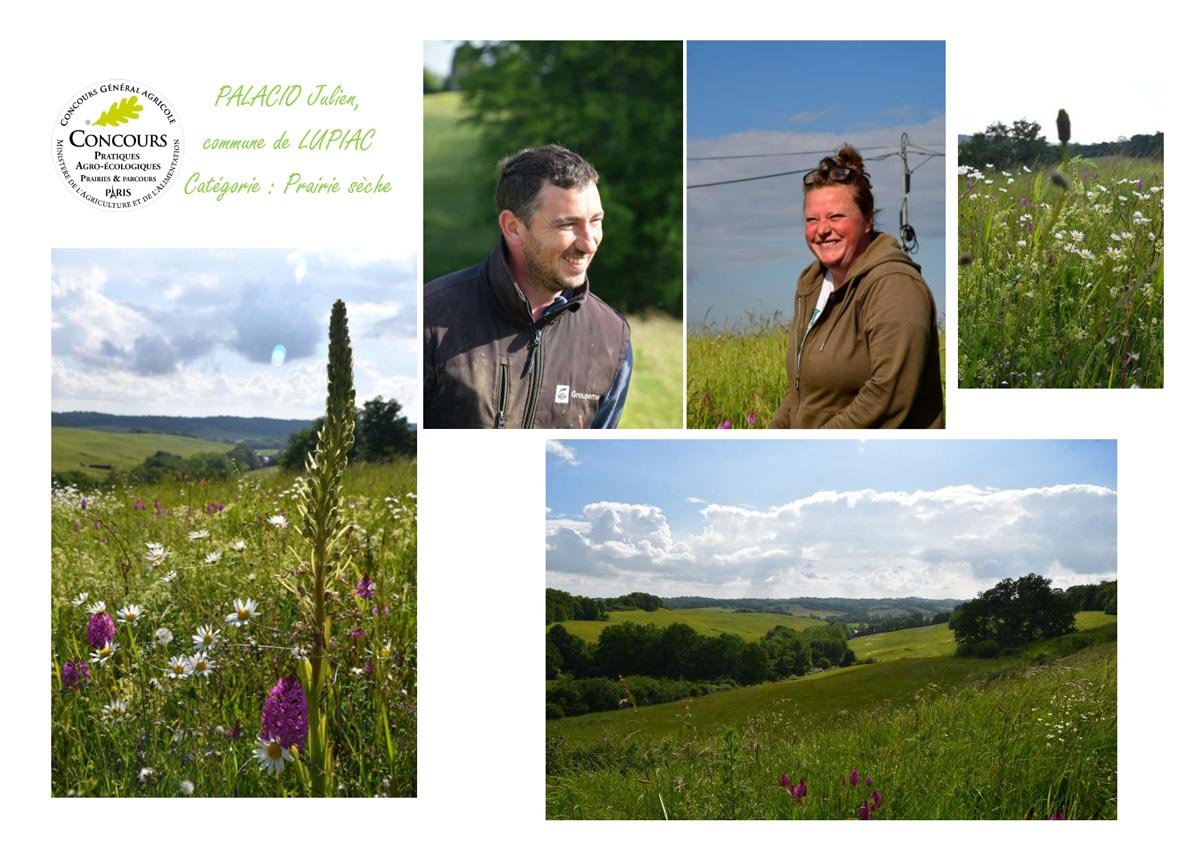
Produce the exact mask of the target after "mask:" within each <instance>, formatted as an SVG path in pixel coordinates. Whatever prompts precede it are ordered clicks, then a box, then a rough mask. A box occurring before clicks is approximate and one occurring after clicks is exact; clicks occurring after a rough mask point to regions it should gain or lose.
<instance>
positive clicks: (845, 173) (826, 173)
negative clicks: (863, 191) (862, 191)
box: [804, 165, 871, 188]
mask: <svg viewBox="0 0 1200 849" xmlns="http://www.w3.org/2000/svg"><path fill="white" fill-rule="evenodd" d="M855 174H858V175H860V176H861V177H862V178H863V179H864V180H866V181H867V188H870V187H871V178H870V176H868V175H867V172H866V171H859V170H858V169H856V168H847V167H846V166H844V165H838V166H835V167H833V168H814V169H813V170H811V171H809V172H808V173H807V174H805V175H804V185H806V186H813V185H816V182H817V177H825V178H827V179H830V180H833V182H835V183H852V182H854V175H855Z"/></svg>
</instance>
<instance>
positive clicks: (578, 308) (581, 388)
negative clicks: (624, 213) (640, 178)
mask: <svg viewBox="0 0 1200 849" xmlns="http://www.w3.org/2000/svg"><path fill="white" fill-rule="evenodd" d="M499 171H500V175H499V179H498V180H497V182H496V213H497V215H498V223H499V226H500V241H499V242H498V243H497V244H496V247H494V248H493V249H492V252H491V253H490V254H489V255H488V256H487V258H486V259H484V260H483V262H481V263H479V264H478V265H474V266H471V267H470V268H466V269H463V270H462V271H456V272H454V273H453V274H449V275H447V276H445V277H442V278H439V279H437V280H434V281H432V282H431V283H429V284H428V285H427V286H426V287H425V411H424V426H425V427H439V428H445V427H460V428H472V427H495V428H503V427H510V428H511V427H518V428H532V427H542V428H545V427H552V428H584V427H596V428H613V427H616V426H617V422H618V421H619V420H620V418H621V411H622V409H623V408H624V406H625V396H626V393H627V392H628V391H629V378H630V375H631V374H632V371H633V346H632V345H631V343H630V339H629V325H628V324H627V323H626V322H625V319H624V318H622V317H621V314H620V313H618V312H617V311H616V310H614V309H613V308H612V307H610V306H608V304H606V303H604V302H603V301H602V300H600V299H599V298H598V297H596V296H595V294H593V293H592V292H591V288H590V285H589V283H588V276H587V271H588V268H589V266H590V265H591V263H592V260H593V259H594V258H595V256H596V251H597V250H598V249H599V247H600V241H601V239H602V238H603V226H602V225H603V220H604V208H603V206H602V205H601V203H600V191H599V189H598V188H597V183H598V182H599V177H598V176H597V174H596V169H595V168H593V167H592V166H591V165H590V164H589V163H588V162H587V161H586V160H585V159H583V157H581V156H579V155H578V154H577V153H574V152H572V151H570V150H567V149H566V148H565V147H560V146H558V145H546V146H544V147H537V148H529V149H526V150H522V151H520V152H519V153H516V154H514V155H512V156H510V157H508V158H507V159H504V160H503V161H501V162H500V166H499Z"/></svg>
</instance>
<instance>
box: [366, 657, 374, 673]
mask: <svg viewBox="0 0 1200 849" xmlns="http://www.w3.org/2000/svg"><path fill="white" fill-rule="evenodd" d="M363 672H365V673H366V674H368V675H374V674H375V661H373V660H371V658H367V659H366V661H364V662H363Z"/></svg>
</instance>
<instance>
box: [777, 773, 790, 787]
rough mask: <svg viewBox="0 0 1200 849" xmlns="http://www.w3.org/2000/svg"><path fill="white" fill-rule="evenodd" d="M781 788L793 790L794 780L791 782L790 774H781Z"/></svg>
mask: <svg viewBox="0 0 1200 849" xmlns="http://www.w3.org/2000/svg"><path fill="white" fill-rule="evenodd" d="M779 786H780V787H787V788H788V789H789V790H790V789H791V786H792V780H791V779H790V778H788V774H787V773H786V772H785V773H781V774H780V776H779Z"/></svg>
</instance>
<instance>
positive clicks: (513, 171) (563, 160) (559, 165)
mask: <svg viewBox="0 0 1200 849" xmlns="http://www.w3.org/2000/svg"><path fill="white" fill-rule="evenodd" d="M497 171H499V177H498V178H497V180H496V214H497V215H499V214H500V213H501V212H503V211H504V210H506V209H511V210H512V212H513V214H514V215H516V216H517V218H520V219H521V221H522V222H523V223H524V224H525V226H526V227H528V226H529V225H530V222H532V221H533V214H534V213H535V212H537V209H538V206H539V200H538V195H539V194H540V193H541V191H542V184H543V183H545V182H546V181H549V182H550V184H551V185H553V186H558V187H559V188H560V189H575V188H582V187H584V186H588V185H591V184H592V183H598V182H600V175H598V174H597V173H596V169H595V168H593V167H592V164H591V163H590V162H588V161H587V160H586V159H584V158H583V157H582V156H580V155H579V154H578V153H576V152H575V151H573V150H567V149H566V148H565V147H563V146H562V145H557V144H547V145H543V146H542V147H527V148H525V149H524V150H521V151H518V152H516V153H514V154H512V155H511V156H506V157H505V158H504V159H502V160H500V164H499V165H498V166H497Z"/></svg>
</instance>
